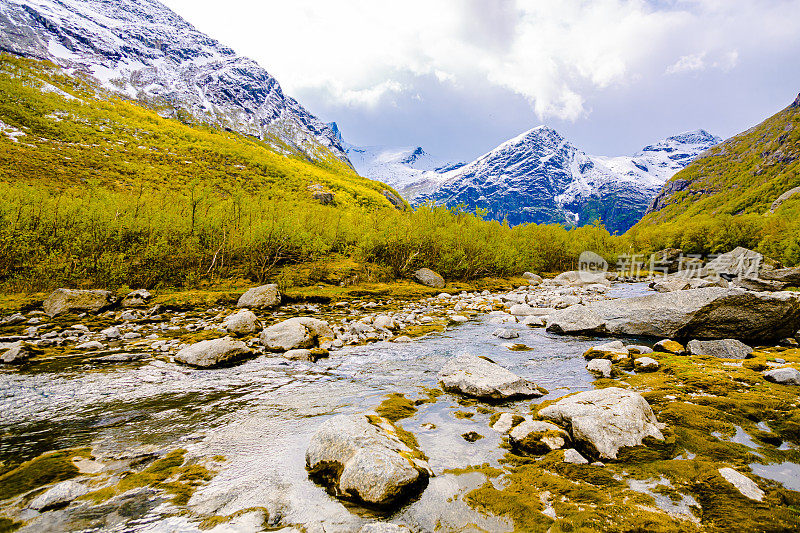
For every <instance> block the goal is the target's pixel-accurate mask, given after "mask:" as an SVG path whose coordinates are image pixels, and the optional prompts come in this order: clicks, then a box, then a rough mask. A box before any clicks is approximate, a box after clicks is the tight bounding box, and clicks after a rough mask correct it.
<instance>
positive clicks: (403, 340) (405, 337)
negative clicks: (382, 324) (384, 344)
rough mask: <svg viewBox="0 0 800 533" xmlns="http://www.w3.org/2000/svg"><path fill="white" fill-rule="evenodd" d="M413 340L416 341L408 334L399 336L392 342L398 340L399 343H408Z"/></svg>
mask: <svg viewBox="0 0 800 533" xmlns="http://www.w3.org/2000/svg"><path fill="white" fill-rule="evenodd" d="M413 341H414V339H412V338H411V337H409V336H408V335H400V336H399V337H397V338H396V339H394V340H393V341H392V342H397V343H401V344H402V343H408V342H413Z"/></svg>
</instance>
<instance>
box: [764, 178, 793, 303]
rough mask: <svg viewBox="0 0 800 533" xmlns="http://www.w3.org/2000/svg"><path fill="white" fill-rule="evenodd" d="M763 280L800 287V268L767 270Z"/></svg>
mask: <svg viewBox="0 0 800 533" xmlns="http://www.w3.org/2000/svg"><path fill="white" fill-rule="evenodd" d="M798 189H800V187H798ZM761 279H764V280H769V281H779V282H781V283H785V284H787V285H791V286H793V287H800V267H791V268H776V269H774V270H765V271H764V272H762V273H761Z"/></svg>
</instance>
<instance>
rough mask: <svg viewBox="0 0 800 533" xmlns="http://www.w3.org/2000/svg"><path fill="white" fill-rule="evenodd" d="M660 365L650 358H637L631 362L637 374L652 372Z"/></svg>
mask: <svg viewBox="0 0 800 533" xmlns="http://www.w3.org/2000/svg"><path fill="white" fill-rule="evenodd" d="M660 366H661V365H660V364H659V363H658V361H656V360H655V359H653V358H652V357H639V358H637V359H634V360H633V367H634V368H635V369H636V370H637V371H638V372H654V371H656V370H658V368H659V367H660Z"/></svg>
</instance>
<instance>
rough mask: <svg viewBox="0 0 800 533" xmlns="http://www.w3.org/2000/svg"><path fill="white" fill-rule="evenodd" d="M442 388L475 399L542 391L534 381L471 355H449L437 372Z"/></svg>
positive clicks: (535, 394) (505, 397) (527, 395)
mask: <svg viewBox="0 0 800 533" xmlns="http://www.w3.org/2000/svg"><path fill="white" fill-rule="evenodd" d="M439 381H440V382H441V383H442V387H443V388H444V389H445V390H447V391H451V392H459V393H461V394H465V395H467V396H473V397H475V398H483V399H491V400H507V399H509V398H525V397H538V396H542V395H543V394H545V392H543V389H541V388H540V387H537V386H536V384H535V383H533V382H531V381H528V380H527V379H524V378H521V377H519V376H518V375H516V374H514V373H513V372H511V371H510V370H507V369H505V368H503V367H502V366H500V365H498V364H497V363H495V362H493V361H490V360H488V359H484V358H482V357H477V356H474V355H468V354H464V355H459V356H457V357H453V358H452V359H450V361H448V362H447V364H445V365H444V368H442V370H441V371H440V372H439Z"/></svg>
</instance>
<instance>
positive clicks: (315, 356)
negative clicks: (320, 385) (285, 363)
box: [283, 348, 329, 363]
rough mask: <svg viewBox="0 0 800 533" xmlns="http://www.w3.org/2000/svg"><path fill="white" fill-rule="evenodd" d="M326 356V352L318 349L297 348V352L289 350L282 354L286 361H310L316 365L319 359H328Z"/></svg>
mask: <svg viewBox="0 0 800 533" xmlns="http://www.w3.org/2000/svg"><path fill="white" fill-rule="evenodd" d="M328 355H329V354H328V350H322V349H320V348H314V349H313V350H307V349H305V348H299V349H297V350H289V351H288V352H285V353H284V354H283V356H284V357H285V358H286V359H292V360H295V361H310V362H312V363H316V362H317V361H318V360H319V359H322V358H323V357H328Z"/></svg>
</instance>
